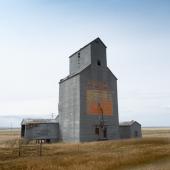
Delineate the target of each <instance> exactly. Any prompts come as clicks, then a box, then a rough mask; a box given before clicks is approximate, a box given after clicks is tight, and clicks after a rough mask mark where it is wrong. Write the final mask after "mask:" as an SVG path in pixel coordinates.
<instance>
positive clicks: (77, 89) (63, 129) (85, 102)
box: [21, 38, 133, 142]
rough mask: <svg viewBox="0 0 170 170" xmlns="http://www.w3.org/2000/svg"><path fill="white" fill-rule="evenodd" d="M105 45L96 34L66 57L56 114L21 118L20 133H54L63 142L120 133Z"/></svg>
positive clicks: (44, 135) (30, 135) (32, 136)
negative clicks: (46, 117)
mask: <svg viewBox="0 0 170 170" xmlns="http://www.w3.org/2000/svg"><path fill="white" fill-rule="evenodd" d="M106 48H107V47H106V45H105V44H104V43H103V42H102V41H101V39H100V38H96V39H95V40H93V41H92V42H90V43H89V44H87V45H85V46H84V47H82V48H81V49H79V50H78V51H77V52H75V53H74V54H72V55H71V56H70V57H69V75H68V76H67V77H65V78H63V79H61V80H60V82H59V104H58V112H59V115H58V117H57V118H56V120H47V122H46V123H45V122H44V120H43V121H42V122H41V121H40V122H41V123H40V122H39V123H34V120H31V121H30V120H24V121H23V122H22V123H21V126H22V130H21V136H22V137H24V138H27V139H28V138H29V139H37V138H38V139H40V138H43V139H52V136H53V135H56V137H55V139H57V140H60V141H64V142H85V141H97V140H109V139H119V138H120V137H121V133H120V130H119V129H120V127H121V125H119V116H118V97H117V78H116V76H115V75H114V74H113V73H112V72H111V70H110V69H109V68H108V66H107V57H106ZM53 121H54V122H53ZM35 122H36V120H35ZM132 128H133V127H132ZM50 131H51V132H50ZM49 134H50V135H51V136H50V138H49V137H48V136H49ZM130 137H132V135H131V136H130Z"/></svg>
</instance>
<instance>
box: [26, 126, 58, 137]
mask: <svg viewBox="0 0 170 170" xmlns="http://www.w3.org/2000/svg"><path fill="white" fill-rule="evenodd" d="M24 138H26V139H29V140H34V139H53V140H58V139H59V124H58V123H45V124H29V125H26V128H25V135H24Z"/></svg>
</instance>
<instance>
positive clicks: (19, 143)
mask: <svg viewBox="0 0 170 170" xmlns="http://www.w3.org/2000/svg"><path fill="white" fill-rule="evenodd" d="M18 156H19V157H20V156H21V142H20V139H19V141H18Z"/></svg>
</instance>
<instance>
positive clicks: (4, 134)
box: [0, 129, 20, 144]
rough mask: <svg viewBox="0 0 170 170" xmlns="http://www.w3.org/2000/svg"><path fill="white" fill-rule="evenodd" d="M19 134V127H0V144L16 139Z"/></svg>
mask: <svg viewBox="0 0 170 170" xmlns="http://www.w3.org/2000/svg"><path fill="white" fill-rule="evenodd" d="M19 136H20V129H0V144H4V142H6V141H9V140H13V139H18V138H19Z"/></svg>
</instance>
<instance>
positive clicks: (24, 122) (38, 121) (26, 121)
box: [21, 119, 57, 125]
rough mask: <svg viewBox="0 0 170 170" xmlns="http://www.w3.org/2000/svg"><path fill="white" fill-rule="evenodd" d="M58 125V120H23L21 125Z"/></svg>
mask: <svg viewBox="0 0 170 170" xmlns="http://www.w3.org/2000/svg"><path fill="white" fill-rule="evenodd" d="M41 123H57V120H56V119H23V120H22V122H21V124H22V125H26V124H41Z"/></svg>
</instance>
